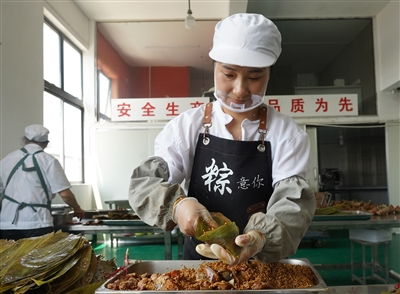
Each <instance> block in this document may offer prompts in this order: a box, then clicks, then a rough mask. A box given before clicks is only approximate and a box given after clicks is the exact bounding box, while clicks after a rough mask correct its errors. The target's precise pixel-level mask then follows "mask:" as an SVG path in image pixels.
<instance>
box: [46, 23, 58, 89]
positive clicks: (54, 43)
mask: <svg viewBox="0 0 400 294" xmlns="http://www.w3.org/2000/svg"><path fill="white" fill-rule="evenodd" d="M43 56H44V58H43V74H44V79H45V80H46V81H48V82H49V83H52V84H54V85H56V86H57V87H61V63H60V62H61V59H60V37H59V35H58V34H57V32H56V31H55V30H53V29H52V28H51V27H50V26H49V25H47V24H44V26H43Z"/></svg>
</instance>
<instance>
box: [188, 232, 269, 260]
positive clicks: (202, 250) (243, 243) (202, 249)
mask: <svg viewBox="0 0 400 294" xmlns="http://www.w3.org/2000/svg"><path fill="white" fill-rule="evenodd" d="M265 242H266V237H265V234H263V233H261V232H260V231H256V230H251V231H249V232H247V233H246V234H242V235H239V236H237V237H236V238H235V243H236V245H238V246H239V247H241V248H242V249H241V251H240V255H239V256H238V257H235V256H233V255H232V254H230V253H229V252H228V251H227V250H225V249H224V248H223V247H222V246H220V245H218V244H199V245H197V246H196V251H197V253H199V254H200V255H203V256H205V257H208V258H212V259H220V260H222V261H223V262H225V263H227V264H230V265H233V264H238V263H241V262H244V261H247V260H248V259H249V258H251V257H253V256H254V255H256V254H257V253H258V252H260V251H261V250H262V248H263V247H264V245H265Z"/></svg>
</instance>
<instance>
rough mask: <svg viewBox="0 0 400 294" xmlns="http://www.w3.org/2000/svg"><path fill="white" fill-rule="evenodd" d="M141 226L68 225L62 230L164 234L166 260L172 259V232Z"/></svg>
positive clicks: (143, 224)
mask: <svg viewBox="0 0 400 294" xmlns="http://www.w3.org/2000/svg"><path fill="white" fill-rule="evenodd" d="M140 223H141V224H139V225H133V226H119V225H112V226H111V225H81V224H76V225H68V226H63V227H62V228H61V229H62V230H63V231H66V232H70V233H82V234H92V235H96V234H101V233H102V234H110V235H112V234H121V233H130V234H133V233H143V232H153V233H162V234H163V238H164V258H165V259H172V237H171V232H170V231H168V232H167V231H164V230H162V229H160V228H156V227H152V226H149V225H146V224H145V223H143V222H140Z"/></svg>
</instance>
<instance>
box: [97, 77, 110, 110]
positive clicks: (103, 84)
mask: <svg viewBox="0 0 400 294" xmlns="http://www.w3.org/2000/svg"><path fill="white" fill-rule="evenodd" d="M98 82H99V91H98V95H99V111H100V113H102V114H105V115H106V116H108V117H110V115H111V114H110V110H111V109H110V108H111V105H110V103H111V80H110V79H109V78H108V77H107V76H106V75H105V74H103V73H102V72H99V79H98Z"/></svg>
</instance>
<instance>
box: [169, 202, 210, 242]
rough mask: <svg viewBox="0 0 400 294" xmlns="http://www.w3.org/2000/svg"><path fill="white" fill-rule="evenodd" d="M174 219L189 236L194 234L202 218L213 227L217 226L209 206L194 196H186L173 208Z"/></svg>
mask: <svg viewBox="0 0 400 294" xmlns="http://www.w3.org/2000/svg"><path fill="white" fill-rule="evenodd" d="M172 219H173V221H174V222H175V223H176V224H177V225H178V226H179V229H180V231H181V232H182V233H183V234H184V235H188V236H194V234H195V231H196V226H197V223H198V222H199V220H200V219H202V220H203V221H204V222H206V223H208V224H209V225H210V226H211V227H216V226H217V223H216V222H215V221H214V219H213V218H212V216H211V215H210V212H209V211H208V210H207V208H205V206H204V205H202V204H201V203H199V201H197V199H196V198H194V197H185V198H183V199H182V200H180V201H179V202H178V203H177V204H176V206H175V207H174V209H173V213H172Z"/></svg>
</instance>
